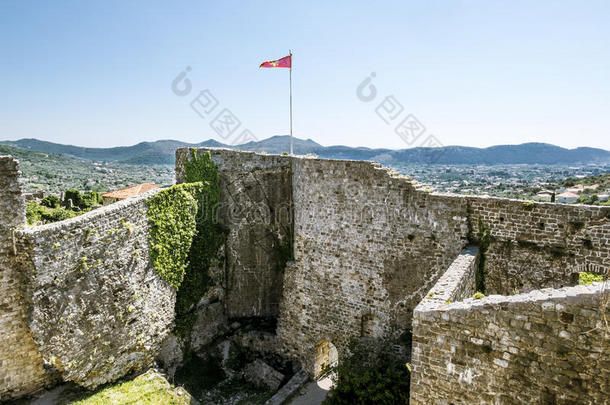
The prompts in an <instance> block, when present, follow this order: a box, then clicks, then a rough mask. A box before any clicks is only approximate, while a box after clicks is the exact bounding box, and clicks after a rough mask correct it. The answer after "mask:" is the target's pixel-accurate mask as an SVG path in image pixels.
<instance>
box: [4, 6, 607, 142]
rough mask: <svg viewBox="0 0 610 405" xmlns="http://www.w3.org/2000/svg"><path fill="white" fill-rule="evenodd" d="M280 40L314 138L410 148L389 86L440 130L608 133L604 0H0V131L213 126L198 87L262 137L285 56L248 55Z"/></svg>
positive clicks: (274, 128)
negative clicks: (179, 82)
mask: <svg viewBox="0 0 610 405" xmlns="http://www.w3.org/2000/svg"><path fill="white" fill-rule="evenodd" d="M288 49H292V50H293V53H294V69H293V91H294V131H295V136H298V137H302V138H311V139H313V140H315V141H317V142H319V143H321V144H323V145H332V144H346V145H352V146H358V145H362V146H369V147H390V148H402V147H406V145H405V143H404V142H403V141H402V140H401V138H400V137H399V136H397V135H396V134H395V133H394V131H393V127H392V126H390V125H387V124H385V123H384V121H383V120H381V118H379V117H378V116H377V115H376V114H375V107H376V105H377V104H379V102H381V101H382V100H383V98H384V97H385V96H388V95H394V96H395V97H396V100H398V101H399V102H400V103H401V104H402V105H403V106H404V114H408V113H411V114H414V115H415V116H416V117H417V118H418V119H419V120H420V121H421V122H422V123H423V124H424V125H425V126H426V128H427V134H434V135H436V137H437V138H438V139H439V140H440V141H441V142H442V143H443V144H445V145H470V146H489V145H494V144H506V143H522V142H531V141H536V142H549V143H554V144H558V145H561V146H565V147H576V146H595V147H603V148H606V149H610V77H609V76H610V74H609V73H610V2H608V1H607V0H605V1H501V2H500V1H484V0H481V1H450V0H445V1H424V0H421V1H417V2H415V1H396V2H383V1H377V2H373V1H345V2H339V1H298V2H297V1H294V2H292V1H286V0H284V1H278V2H276V1H257V2H254V1H252V2H250V1H172V2H156V1H125V0H122V1H107V0H105V1H95V2H94V1H53V2H50V1H12V0H2V1H0V77H1V81H0V83H1V88H2V93H3V94H2V97H0V139H18V138H25V137H35V138H39V139H44V140H49V141H54V142H61V143H71V144H77V145H83V146H115V145H130V144H134V143H137V142H140V141H151V140H157V139H179V140H183V141H188V142H199V141H202V140H206V139H209V138H215V139H217V140H221V138H220V137H219V136H218V135H216V133H215V132H214V131H213V130H212V129H211V128H210V126H209V122H210V119H203V118H201V117H199V116H198V115H197V114H195V113H194V112H193V110H191V108H190V107H189V103H190V101H191V100H192V99H193V98H194V96H196V94H197V93H198V92H199V91H200V90H204V89H206V88H207V89H209V90H210V91H211V92H212V93H213V94H214V95H215V96H216V97H217V99H218V101H219V102H220V104H219V107H218V108H228V109H230V110H231V111H232V112H233V113H234V114H235V115H236V116H237V117H238V118H239V119H240V120H241V122H242V128H248V129H250V130H251V131H252V132H253V133H254V134H255V136H257V137H258V138H266V137H268V136H271V135H276V134H286V133H288V71H287V70H283V69H259V68H258V65H259V64H260V63H261V62H262V61H264V60H269V59H275V58H279V57H282V56H285V55H286V54H287V52H288ZM186 66H190V67H191V68H192V71H191V72H190V73H189V75H188V76H187V77H188V78H189V80H191V83H192V87H193V90H192V93H191V94H190V95H188V96H185V97H178V96H176V95H175V94H174V93H172V91H171V88H170V86H171V82H172V80H173V79H174V78H175V77H176V76H177V75H178V74H179V73H180V72H181V71H182V70H183V69H184V68H185V67H186ZM371 72H375V73H376V77H375V79H374V81H373V84H374V85H375V87H376V88H377V90H378V96H377V98H376V99H375V100H373V101H372V102H369V103H365V102H363V101H361V100H359V99H358V98H357V97H356V88H357V86H358V85H359V84H360V83H361V82H362V80H363V79H364V78H365V77H367V76H368V75H369V74H370V73H371ZM217 111H218V110H217ZM212 118H213V117H212Z"/></svg>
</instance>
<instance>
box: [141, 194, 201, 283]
mask: <svg viewBox="0 0 610 405" xmlns="http://www.w3.org/2000/svg"><path fill="white" fill-rule="evenodd" d="M203 188H204V187H203V184H202V183H191V184H178V185H175V186H172V187H170V188H168V189H165V190H162V191H160V192H158V193H157V194H155V195H154V196H153V197H152V198H151V199H150V200H149V202H148V222H149V224H150V235H149V243H150V257H151V260H152V264H153V268H154V269H155V271H156V272H157V273H158V274H159V276H161V278H162V279H163V280H165V281H166V282H167V283H168V284H170V285H171V286H172V287H174V288H176V289H179V288H180V285H181V283H182V281H183V279H184V275H185V272H186V269H187V266H188V260H187V258H188V254H189V251H190V249H191V244H192V241H193V237H194V236H195V232H196V224H195V219H196V215H197V211H198V210H197V201H198V198H199V196H200V195H201V194H202V191H203Z"/></svg>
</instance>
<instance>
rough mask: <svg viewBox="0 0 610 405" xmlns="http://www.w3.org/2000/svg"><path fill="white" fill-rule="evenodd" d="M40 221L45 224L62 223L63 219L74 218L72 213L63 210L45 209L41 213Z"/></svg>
mask: <svg viewBox="0 0 610 405" xmlns="http://www.w3.org/2000/svg"><path fill="white" fill-rule="evenodd" d="M41 216H42V220H43V221H44V222H45V223H51V222H58V221H63V220H64V219H68V218H73V217H75V216H76V214H75V213H74V211H70V210H67V209H64V208H53V209H45V210H44V212H43V213H42V215H41Z"/></svg>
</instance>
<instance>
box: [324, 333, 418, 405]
mask: <svg viewBox="0 0 610 405" xmlns="http://www.w3.org/2000/svg"><path fill="white" fill-rule="evenodd" d="M395 343H396V342H394V341H388V340H381V341H375V342H367V341H363V340H360V339H352V340H351V341H350V343H349V346H348V351H349V354H348V355H347V356H346V357H345V358H342V359H339V363H338V364H337V365H336V366H334V367H332V368H331V369H329V370H328V372H329V373H334V374H335V375H336V381H335V385H334V386H333V388H331V390H330V392H329V394H328V396H327V397H326V399H325V400H324V402H323V404H324V405H343V404H345V405H348V404H349V405H352V404H363V405H364V404H388V405H389V404H407V403H409V384H410V380H411V373H410V370H409V366H408V365H407V363H406V362H404V361H402V360H401V359H400V356H397V354H396V353H394V352H393V351H392V347H393V346H394V344H395Z"/></svg>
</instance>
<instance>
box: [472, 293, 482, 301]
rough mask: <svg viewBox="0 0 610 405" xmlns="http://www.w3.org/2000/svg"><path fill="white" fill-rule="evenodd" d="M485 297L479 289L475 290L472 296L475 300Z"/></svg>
mask: <svg viewBox="0 0 610 405" xmlns="http://www.w3.org/2000/svg"><path fill="white" fill-rule="evenodd" d="M483 297H485V294H483V293H482V292H480V291H477V292H476V293H474V295H473V296H472V298H474V299H475V300H479V299H481V298H483Z"/></svg>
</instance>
